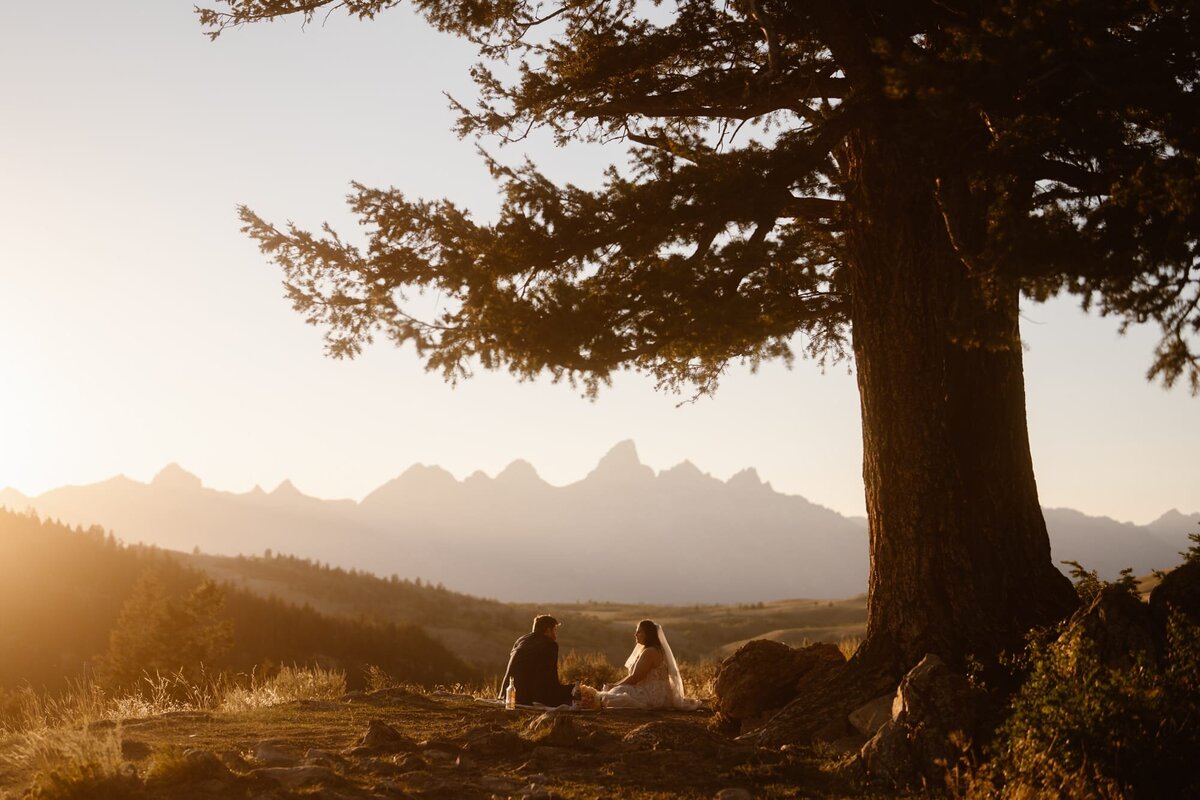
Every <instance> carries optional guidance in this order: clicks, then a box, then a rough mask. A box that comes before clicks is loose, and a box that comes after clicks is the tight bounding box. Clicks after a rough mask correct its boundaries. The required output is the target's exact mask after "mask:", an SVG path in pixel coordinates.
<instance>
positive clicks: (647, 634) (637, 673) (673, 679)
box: [600, 619, 700, 711]
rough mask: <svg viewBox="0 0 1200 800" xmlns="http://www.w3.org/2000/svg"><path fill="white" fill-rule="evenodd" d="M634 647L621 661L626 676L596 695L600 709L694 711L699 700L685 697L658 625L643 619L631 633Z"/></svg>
mask: <svg viewBox="0 0 1200 800" xmlns="http://www.w3.org/2000/svg"><path fill="white" fill-rule="evenodd" d="M634 638H635V639H636V640H637V644H636V645H635V646H634V648H633V652H632V653H630V654H629V658H628V660H626V662H625V668H626V669H628V670H629V674H628V675H626V676H625V677H624V678H622V679H621V680H619V681H617V682H616V683H614V684H605V685H604V690H603V691H601V692H600V702H601V704H602V705H603V707H604V708H678V709H682V710H684V711H695V710H696V709H697V708H699V707H700V701H699V700H695V699H692V698H689V697H686V696H685V695H684V693H683V679H682V678H681V677H680V676H679V665H678V664H676V663H675V656H674V654H673V653H672V652H671V645H669V644H668V643H667V636H666V634H665V633H663V629H662V626H661V625H658V624H657V623H655V622H654V621H653V620H649V619H644V620H642V621H641V622H639V623H638V626H637V630H636V631H635V632H634Z"/></svg>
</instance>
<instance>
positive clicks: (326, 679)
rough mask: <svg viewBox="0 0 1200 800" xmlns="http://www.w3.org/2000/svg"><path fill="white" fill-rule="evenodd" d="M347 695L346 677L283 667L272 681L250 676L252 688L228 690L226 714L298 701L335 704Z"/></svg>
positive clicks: (223, 703)
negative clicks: (333, 702) (328, 701)
mask: <svg viewBox="0 0 1200 800" xmlns="http://www.w3.org/2000/svg"><path fill="white" fill-rule="evenodd" d="M345 693H346V673H344V672H342V671H341V670H337V669H322V668H321V667H283V668H281V669H280V670H279V672H278V673H277V674H275V675H273V676H271V677H270V678H259V677H258V676H257V675H251V676H250V682H249V684H248V685H245V686H242V685H236V684H234V685H231V686H229V687H227V688H225V690H224V693H223V696H222V699H221V703H220V705H219V706H218V707H219V708H220V710H222V711H246V710H248V709H252V708H266V707H268V706H277V705H282V704H283V703H291V702H294V701H296V700H333V699H336V698H338V697H341V696H342V695H344V694H345Z"/></svg>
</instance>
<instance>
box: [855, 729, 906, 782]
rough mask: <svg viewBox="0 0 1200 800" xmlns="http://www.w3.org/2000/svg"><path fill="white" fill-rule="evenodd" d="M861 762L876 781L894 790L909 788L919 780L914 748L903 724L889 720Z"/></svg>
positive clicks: (863, 752)
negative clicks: (914, 759) (915, 780)
mask: <svg viewBox="0 0 1200 800" xmlns="http://www.w3.org/2000/svg"><path fill="white" fill-rule="evenodd" d="M859 759H860V760H861V761H862V765H863V767H864V768H865V769H866V772H867V775H869V776H870V777H871V778H872V779H873V780H875V781H877V782H879V783H883V784H886V785H889V786H891V787H893V788H902V787H906V786H908V785H909V784H911V783H912V782H913V779H914V778H915V777H916V770H915V765H914V763H913V754H912V748H911V747H909V743H908V731H906V730H905V728H904V725H902V724H900V723H898V722H896V721H895V720H892V719H889V720H888V721H887V722H885V723H884V724H883V725H882V726H881V727H880V728H879V730H877V731H876V732H875V735H874V736H872V737H871V738H870V739H869V740H868V741H867V743H866V744H865V745H863V748H862V750H860V751H859Z"/></svg>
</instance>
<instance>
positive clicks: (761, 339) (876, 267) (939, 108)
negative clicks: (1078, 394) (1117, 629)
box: [199, 0, 1200, 673]
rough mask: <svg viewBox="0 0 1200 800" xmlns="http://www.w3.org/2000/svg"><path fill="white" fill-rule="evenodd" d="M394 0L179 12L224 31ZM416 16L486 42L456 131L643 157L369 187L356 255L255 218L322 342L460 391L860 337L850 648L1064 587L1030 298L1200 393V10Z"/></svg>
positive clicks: (899, 647) (507, 8) (967, 2)
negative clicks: (1137, 342)
mask: <svg viewBox="0 0 1200 800" xmlns="http://www.w3.org/2000/svg"><path fill="white" fill-rule="evenodd" d="M396 4H397V0H340V1H338V0H223V3H222V4H221V5H220V6H219V7H218V8H215V9H209V10H201V11H200V12H199V13H200V15H201V22H202V23H203V25H204V26H205V27H206V29H207V31H208V32H209V34H210V35H211V36H213V37H216V36H218V35H219V34H220V33H221V32H222V31H225V30H227V29H228V28H230V27H236V26H239V25H241V24H244V23H248V22H253V21H258V20H265V19H272V18H278V17H285V16H287V15H293V14H294V15H298V16H301V17H308V18H311V17H312V16H313V15H314V14H316V13H318V12H319V13H325V12H326V11H327V10H331V9H334V8H339V7H340V8H343V9H344V10H345V11H347V12H348V13H350V14H353V15H356V16H358V17H362V18H367V17H373V16H374V15H376V14H377V13H379V12H381V11H384V10H386V9H387V8H389V7H391V6H393V5H396ZM414 5H415V6H416V7H417V8H418V9H420V11H421V12H422V13H423V14H424V15H425V17H426V18H427V19H428V20H429V22H430V23H431V24H432V25H434V26H435V27H437V28H439V29H441V30H444V31H450V32H453V33H455V34H458V35H461V36H464V37H467V38H469V39H470V40H471V41H473V42H475V43H477V44H478V46H479V51H480V54H481V58H482V62H481V63H480V64H479V65H477V67H476V68H475V69H474V70H473V75H474V76H475V78H476V80H477V83H478V85H479V89H480V94H479V97H478V98H477V100H476V101H474V102H472V103H470V104H464V105H462V106H460V111H461V121H460V133H462V134H464V135H497V136H502V137H507V138H510V139H515V138H519V137H520V136H521V135H522V134H523V133H525V132H526V131H528V130H529V129H530V128H533V127H541V128H548V129H550V130H551V131H553V133H554V134H555V135H556V136H557V137H558V138H559V139H560V140H562V141H586V142H594V143H599V144H603V143H611V142H614V141H616V142H623V143H624V144H625V145H626V146H627V147H628V149H629V151H630V156H629V158H630V162H629V164H628V166H627V167H625V168H622V169H616V168H614V169H611V170H610V171H609V172H608V173H607V178H606V181H605V183H604V185H603V187H602V188H601V189H599V190H597V191H585V190H583V189H580V188H577V187H574V186H569V185H568V186H560V185H556V184H555V183H554V182H552V181H551V180H549V179H548V178H546V177H545V176H544V175H543V174H541V173H540V172H539V171H538V169H537V168H536V166H535V165H533V164H527V165H525V166H522V167H519V168H510V167H506V166H503V165H501V164H499V163H492V164H491V166H492V170H493V173H494V175H495V177H496V179H497V181H498V182H499V184H500V186H501V188H502V190H503V197H504V202H503V207H502V209H501V211H500V213H499V216H498V217H497V218H496V219H495V220H494V221H492V222H480V221H476V220H474V219H472V218H471V216H470V215H469V214H468V213H467V212H465V211H464V210H462V209H461V208H459V207H457V206H455V205H454V204H452V203H451V202H449V201H446V200H435V201H417V200H411V199H409V198H407V197H405V196H404V195H403V194H402V193H401V192H400V191H397V190H394V189H389V190H378V189H371V188H367V187H364V186H361V185H357V184H356V185H355V188H354V191H353V193H352V195H351V197H350V198H349V200H350V204H351V206H352V208H353V210H354V211H355V212H356V213H357V214H358V215H359V217H360V218H361V221H362V222H363V223H364V224H365V226H366V228H365V230H366V244H365V246H363V247H359V246H355V245H352V244H349V243H347V242H346V241H345V240H343V239H341V238H339V237H338V236H337V235H336V234H335V233H334V232H333V231H330V230H328V229H326V230H325V231H324V232H323V233H318V234H315V235H314V234H312V233H309V232H307V231H304V230H301V229H298V228H295V227H290V226H289V227H286V228H279V227H275V226H273V225H272V224H270V223H268V222H266V221H264V220H263V219H262V218H260V217H259V216H257V215H256V214H254V213H253V212H252V211H250V210H248V209H242V212H241V213H242V219H243V220H244V222H245V230H246V231H247V232H248V233H249V235H251V236H252V237H254V238H255V239H256V240H258V242H259V243H260V245H261V247H262V249H263V250H264V252H266V253H268V254H269V255H270V256H271V257H272V258H274V260H275V261H276V262H277V263H278V264H279V265H280V266H281V267H282V268H283V270H284V272H285V275H286V280H287V285H288V288H289V292H290V297H291V300H292V302H293V303H294V305H295V307H296V309H297V310H298V311H300V312H301V313H303V314H304V315H305V316H306V317H307V318H308V319H309V320H310V321H311V322H314V323H317V324H319V325H321V326H324V327H325V329H326V330H327V336H328V343H329V349H330V352H331V353H332V354H333V355H335V356H353V355H354V354H356V353H357V352H359V350H360V348H361V347H362V346H363V345H364V344H365V343H367V342H369V341H371V338H372V336H374V335H376V334H379V333H382V334H384V335H386V336H387V337H388V338H390V339H392V340H393V341H394V342H396V343H397V344H403V343H407V342H411V343H413V344H415V345H416V347H417V349H418V351H419V352H420V353H421V354H423V356H424V357H425V359H426V362H427V364H428V366H429V367H430V368H432V369H438V370H442V371H444V373H445V374H446V375H447V376H448V377H449V378H451V379H455V378H458V377H461V376H465V375H467V374H469V370H470V369H471V367H472V366H473V365H482V366H483V367H485V368H507V369H509V370H510V371H511V372H513V373H515V374H516V375H518V376H522V377H527V376H534V375H537V374H540V373H549V374H551V375H553V376H554V377H556V378H563V377H565V378H568V379H572V380H578V381H581V382H582V384H583V385H584V386H585V387H587V388H588V389H589V390H593V391H594V390H596V389H597V388H598V387H600V386H602V385H603V384H604V383H605V382H606V380H607V379H608V377H609V376H610V375H611V374H612V372H613V371H614V370H618V369H622V368H630V367H632V368H634V369H637V370H640V371H644V372H647V373H649V374H651V375H653V376H654V377H655V378H657V379H658V381H659V382H660V383H661V385H663V386H665V387H667V388H679V387H684V388H690V389H692V390H695V391H699V392H701V393H705V392H709V391H711V390H712V389H713V388H714V387H715V385H716V382H717V379H718V378H719V377H720V375H721V374H722V371H723V370H724V369H725V367H726V365H728V364H729V363H730V362H736V361H740V360H748V361H750V362H751V363H753V362H757V361H760V360H762V359H769V358H784V359H790V358H791V357H792V354H793V347H795V346H796V344H797V343H798V342H799V343H802V344H801V346H802V347H803V349H804V350H805V351H807V353H808V354H810V355H812V356H814V357H816V358H818V359H827V358H835V359H836V358H838V357H841V356H843V355H848V354H852V356H853V359H854V363H855V366H856V372H857V376H858V385H859V390H860V397H861V406H862V419H863V445H864V466H863V473H864V478H865V483H866V499H867V510H868V515H869V519H870V552H871V580H870V601H869V623H868V638H867V642H866V646H865V647H864V648H863V649H862V650H861V651H860V657H859V661H860V662H861V661H867V660H869V661H871V662H873V663H875V664H884V665H886V669H887V670H889V671H891V672H893V673H895V672H896V671H898V670H900V669H902V668H904V667H906V666H908V665H911V664H912V663H914V662H915V661H916V660H917V659H919V658H920V657H921V656H922V655H923V654H924V653H926V652H937V653H940V654H942V655H943V656H944V657H947V658H948V659H950V660H951V661H954V662H958V663H961V662H962V661H963V660H964V659H965V658H966V657H967V656H968V655H972V654H974V655H975V656H977V657H979V658H981V659H983V660H984V661H987V660H989V659H991V658H992V657H993V656H994V655H995V654H996V653H997V652H998V651H999V650H1000V649H1001V648H1004V647H1007V646H1011V645H1013V643H1014V642H1017V641H1019V639H1020V636H1021V635H1022V633H1023V632H1024V631H1025V630H1027V629H1028V628H1029V627H1030V626H1031V625H1034V624H1038V623H1044V622H1047V621H1051V620H1053V619H1055V618H1056V617H1058V616H1060V615H1061V614H1062V613H1063V612H1064V611H1065V610H1067V609H1068V608H1070V606H1071V605H1072V603H1073V602H1074V600H1073V598H1074V596H1073V593H1072V591H1071V588H1070V586H1069V585H1068V582H1067V581H1066V579H1065V578H1064V577H1063V576H1062V575H1061V574H1060V573H1059V572H1058V571H1057V570H1056V569H1055V568H1054V566H1053V565H1052V563H1051V559H1050V549H1049V543H1048V540H1047V536H1046V529H1045V524H1044V522H1043V519H1042V514H1041V510H1040V507H1039V504H1038V497H1037V489H1036V485H1035V482H1034V473H1033V466H1032V462H1031V458H1030V450H1029V441H1028V433H1027V429H1026V421H1025V390H1024V383H1023V369H1022V359H1021V343H1020V339H1019V331H1018V316H1017V315H1018V302H1019V300H1020V298H1021V296H1022V293H1024V294H1025V295H1026V296H1028V297H1032V298H1035V299H1039V300H1041V299H1045V298H1047V297H1049V296H1051V295H1054V294H1057V293H1060V292H1064V291H1065V292H1071V293H1074V294H1076V295H1077V296H1078V297H1079V298H1080V299H1081V301H1082V302H1083V304H1084V305H1085V306H1093V307H1096V308H1098V309H1099V310H1100V312H1101V313H1111V314H1117V315H1120V316H1122V317H1123V318H1124V320H1126V321H1127V322H1136V323H1141V322H1148V321H1153V322H1157V323H1158V324H1159V325H1161V327H1162V331H1163V337H1162V342H1161V344H1160V346H1159V348H1158V350H1157V352H1156V353H1155V354H1154V358H1153V363H1152V366H1151V369H1150V377H1151V378H1158V379H1161V380H1162V382H1163V383H1164V384H1166V385H1168V386H1169V385H1171V384H1172V383H1173V382H1175V381H1176V380H1177V379H1179V378H1181V377H1183V378H1185V379H1186V380H1187V381H1189V382H1190V384H1191V388H1192V389H1193V391H1196V390H1197V389H1200V360H1198V358H1197V353H1196V352H1195V350H1194V341H1195V340H1194V337H1195V335H1196V333H1197V331H1200V310H1198V309H1200V267H1198V265H1197V231H1198V230H1200V225H1198V221H1200V220H1198V219H1197V213H1198V212H1197V209H1198V208H1200V204H1198V203H1197V199H1198V198H1197V193H1198V191H1200V188H1198V187H1200V180H1198V179H1200V162H1198V160H1197V157H1198V154H1200V133H1198V131H1197V125H1196V121H1197V120H1198V119H1200V103H1198V102H1197V94H1196V89H1197V79H1198V77H1200V53H1198V50H1197V43H1198V42H1200V22H1198V20H1197V12H1196V9H1195V5H1194V3H1191V2H1187V1H1186V0H1180V1H1175V0H1161V1H1159V2H1154V3H1146V2H1135V1H1134V0H1030V1H1028V2H1026V1H1025V0H927V1H921V0H908V1H904V0H888V2H870V1H869V0H845V1H844V2H843V1H840V0H839V2H829V1H827V0H811V1H810V2H802V1H801V0H732V2H712V1H711V0H678V2H676V3H674V4H659V3H639V2H634V1H633V0H561V2H555V1H554V0H552V1H551V2H550V3H548V4H541V3H536V2H529V1H528V0H414ZM501 62H507V66H506V67H504V69H503V70H500V69H496V64H498V63H501ZM513 66H515V67H516V69H515V70H513V69H510V67H513ZM501 73H503V75H505V76H508V75H513V76H514V77H513V78H512V79H511V80H510V79H508V78H507V77H501ZM743 126H745V129H743ZM751 130H753V131H757V133H756V134H755V135H749V134H748V131H751ZM419 289H435V290H437V291H438V292H440V294H441V296H442V298H443V302H442V305H441V307H440V310H439V311H438V313H437V315H436V316H435V317H433V318H427V319H421V318H418V316H417V315H416V314H414V313H412V309H411V307H410V306H407V305H406V295H407V294H409V293H411V292H412V291H414V290H419ZM798 413H799V412H798Z"/></svg>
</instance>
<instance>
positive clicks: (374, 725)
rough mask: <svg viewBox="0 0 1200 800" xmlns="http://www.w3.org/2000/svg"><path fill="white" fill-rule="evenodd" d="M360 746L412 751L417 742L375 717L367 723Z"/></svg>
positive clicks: (392, 751) (386, 750)
mask: <svg viewBox="0 0 1200 800" xmlns="http://www.w3.org/2000/svg"><path fill="white" fill-rule="evenodd" d="M359 747H366V748H370V749H371V750H377V751H380V752H386V753H395V752H397V751H406V752H407V751H412V750H416V749H417V743H416V742H414V741H413V740H412V739H410V738H408V737H407V736H405V735H404V734H402V733H400V731H398V730H396V729H395V728H393V727H392V726H391V725H388V724H387V723H386V722H384V721H383V720H381V719H373V720H371V721H370V722H368V723H367V732H366V733H364V734H363V738H362V741H361V742H359Z"/></svg>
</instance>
